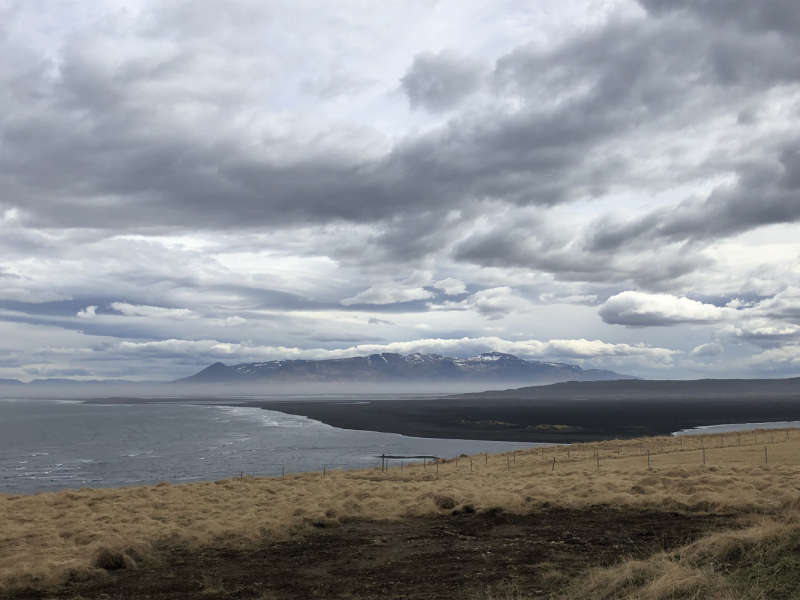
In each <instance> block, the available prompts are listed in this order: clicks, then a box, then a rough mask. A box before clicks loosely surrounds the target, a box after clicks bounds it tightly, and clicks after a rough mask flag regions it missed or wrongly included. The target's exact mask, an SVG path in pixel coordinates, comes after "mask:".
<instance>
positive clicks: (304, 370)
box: [175, 352, 637, 385]
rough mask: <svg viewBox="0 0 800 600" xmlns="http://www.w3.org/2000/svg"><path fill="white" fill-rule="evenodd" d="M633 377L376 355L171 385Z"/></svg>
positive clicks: (515, 363)
mask: <svg viewBox="0 0 800 600" xmlns="http://www.w3.org/2000/svg"><path fill="white" fill-rule="evenodd" d="M610 379H637V378H636V377H632V376H630V375H620V374H619V373H614V372H613V371H604V370H600V369H582V368H580V367H578V366H576V365H569V364H565V363H552V362H538V361H533V360H525V359H522V358H519V357H517V356H514V355H513V354H504V353H502V352H487V353H484V354H481V355H480V356H473V357H471V358H452V357H449V356H441V355H439V354H421V353H415V354H409V355H406V356H404V355H402V354H395V353H387V352H384V353H381V354H372V355H370V356H356V357H352V358H337V359H329V360H274V361H269V362H258V363H243V364H239V365H233V366H227V365H225V364H223V363H221V362H217V363H214V364H213V365H211V366H210V367H207V368H205V369H203V370H202V371H200V372H199V373H197V374H196V375H192V376H191V377H186V378H184V379H179V380H178V381H176V382H175V383H188V384H208V383H211V384H220V383H255V382H270V383H378V382H428V383H436V382H487V381H496V382H503V383H529V384H531V383H534V384H539V385H542V384H547V383H555V382H560V381H599V380H610Z"/></svg>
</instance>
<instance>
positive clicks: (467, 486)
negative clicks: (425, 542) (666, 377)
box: [0, 430, 800, 598]
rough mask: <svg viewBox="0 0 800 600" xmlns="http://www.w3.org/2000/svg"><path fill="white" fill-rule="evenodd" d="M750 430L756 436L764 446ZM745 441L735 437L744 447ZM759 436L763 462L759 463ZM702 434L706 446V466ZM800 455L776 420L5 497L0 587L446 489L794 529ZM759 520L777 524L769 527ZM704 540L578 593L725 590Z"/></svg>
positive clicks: (382, 512) (380, 507)
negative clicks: (762, 427) (710, 515)
mask: <svg viewBox="0 0 800 600" xmlns="http://www.w3.org/2000/svg"><path fill="white" fill-rule="evenodd" d="M745 435H746V436H748V437H747V439H745V437H744V436H745ZM754 436H758V438H760V439H759V440H758V445H756V444H754V440H755V438H754ZM740 439H741V443H742V444H743V445H741V446H739V445H737V444H738V443H739V441H740ZM662 443H663V452H662V450H661V449H662ZM723 443H724V447H723V446H722V444H723ZM745 443H749V444H750V445H745ZM765 443H766V445H767V446H768V458H769V465H766V464H765V456H764V445H765ZM701 445H702V446H704V447H705V448H706V450H705V454H706V464H705V465H703V464H702V460H703V458H702V449H701ZM647 450H650V468H648V466H647ZM598 457H599V467H598ZM553 458H555V461H556V462H555V468H553ZM798 459H800V432H798V431H797V430H781V431H776V432H772V433H771V434H770V433H769V432H757V433H756V434H753V433H752V432H749V433H747V434H742V437H741V438H739V437H737V435H736V434H735V433H734V434H726V436H725V437H724V438H720V437H719V436H713V437H712V436H705V437H704V438H703V439H702V440H701V439H700V438H699V437H691V438H687V437H684V438H683V439H681V440H678V439H677V438H663V439H660V438H648V439H643V440H629V441H620V442H603V443H598V444H578V445H573V446H570V447H569V449H567V447H565V446H560V447H551V448H546V449H545V450H544V452H542V451H541V450H540V449H538V448H536V449H533V448H532V449H529V450H524V451H517V452H516V457H515V459H514V455H513V454H510V453H509V454H500V455H491V456H489V457H488V465H487V464H486V459H485V457H484V456H483V455H480V456H475V457H462V458H461V459H459V460H458V462H457V463H456V462H455V461H453V460H450V461H445V462H442V463H440V464H439V465H428V466H427V468H423V467H422V465H414V466H413V467H409V466H408V465H406V466H405V468H404V470H403V472H402V473H401V472H400V469H399V465H397V466H396V467H395V466H393V467H392V468H391V469H389V470H388V471H387V472H386V473H381V472H380V470H379V469H377V470H376V469H370V470H359V471H346V472H342V471H335V472H330V471H329V472H328V473H327V476H326V477H325V478H323V477H322V473H303V474H297V475H289V476H287V477H286V479H285V480H284V479H281V478H254V477H245V478H244V480H243V481H239V480H238V479H230V480H223V481H217V482H205V483H195V484H186V485H165V484H160V485H158V486H148V487H136V488H125V489H101V490H90V489H83V490H79V491H65V492H57V493H46V494H36V495H32V496H11V495H0V589H9V588H13V587H15V586H20V585H24V586H28V585H41V586H47V585H51V584H56V583H58V582H59V581H61V580H62V579H63V577H64V576H65V574H66V573H68V572H69V571H70V570H75V571H89V570H91V569H92V568H93V566H92V564H93V560H96V559H97V557H98V556H99V554H98V553H100V552H101V551H102V549H106V550H107V551H111V552H112V554H113V553H117V554H119V553H121V555H122V558H123V559H124V560H126V561H129V562H135V561H136V560H139V559H140V558H141V557H143V556H146V555H147V554H148V552H149V551H150V549H151V548H152V546H153V545H154V544H155V543H157V542H159V541H162V540H173V541H177V542H180V543H187V544H205V543H211V542H215V543H219V541H220V540H229V541H241V540H261V539H265V538H266V539H278V538H281V537H285V536H288V535H291V534H292V533H293V532H296V531H298V530H302V529H303V528H304V527H308V526H309V523H313V522H314V521H323V522H324V521H335V520H341V519H343V518H352V517H356V518H383V519H386V518H388V519H396V518H403V517H405V516H412V515H424V514H434V513H437V512H439V511H440V510H441V509H440V508H439V507H438V506H437V503H436V501H435V499H436V497H437V496H450V497H452V498H454V499H455V501H456V503H457V504H473V505H475V506H476V507H478V508H480V507H489V506H503V507H505V508H506V509H507V510H512V511H528V510H531V509H535V508H536V507H537V506H541V505H542V504H544V503H550V504H560V505H566V506H581V505H588V504H598V503H606V504H616V505H633V506H638V507H661V508H665V509H677V510H694V511H697V510H700V511H723V512H731V511H734V512H739V513H742V514H746V513H751V514H758V515H776V517H775V518H777V519H783V521H780V520H779V521H775V522H774V523H775V525H774V527H773V529H774V530H775V531H780V532H782V533H781V535H783V534H784V533H785V532H786V531H787V530H788V529H787V527H788V525H787V523H788V522H789V521H787V520H786V519H787V518H788V517H786V515H788V514H796V509H797V507H798V505H799V504H800V487H798V485H800V460H798ZM437 469H438V474H437ZM761 526H762V530H763V531H769V527H768V526H767V525H764V524H762V525H761ZM764 527H766V529H763V528H764ZM792 527H794V525H792ZM731 535H732V536H734V537H732V538H729V540H736V539H738V538H736V537H735V535H738V534H731ZM748 535H749V534H748ZM753 535H755V534H753ZM726 539H728V538H726ZM765 539H766V538H765ZM714 543H720V544H721V543H722V542H721V541H719V540H718V542H714ZM726 543H727V542H726ZM736 543H738V542H736ZM697 544H700V545H694V546H692V548H694V549H687V550H685V552H686V554H685V556H684V555H682V556H681V557H680V559H675V558H672V557H666V558H664V557H654V558H652V559H650V560H649V561H643V562H638V563H637V562H635V561H634V562H631V563H626V564H625V565H621V566H619V567H616V568H617V569H628V570H629V571H630V572H628V571H613V570H606V571H601V572H597V573H594V574H593V575H592V578H593V579H591V581H589V580H587V582H584V583H583V584H582V585H583V587H582V588H581V589H580V594H581V596H580V597H587V598H617V597H626V596H624V595H620V594H618V593H617V592H615V591H613V590H615V589H617V590H619V589H623V588H624V589H633V588H632V587H631V586H632V584H631V583H630V582H631V581H634V580H635V581H641V580H642V578H648V579H647V580H648V581H650V582H651V583H650V584H648V585H651V586H652V590H651V591H647V592H646V593H645V592H642V595H640V596H634V595H629V596H627V597H631V598H634V597H637V598H638V597H641V598H664V597H669V596H666V595H663V594H662V592H663V590H661V591H659V590H660V589H661V588H658V586H659V585H662V584H663V586H667V587H668V586H670V585H672V586H674V585H675V582H676V581H680V582H682V583H681V585H682V586H684V587H685V588H686V589H687V590H691V589H695V588H699V587H704V586H705V587H704V589H711V588H712V587H714V586H716V587H714V589H719V590H721V591H720V594H723V593H728V592H727V591H725V588H724V585H722V584H719V582H716V583H715V581H716V580H715V579H714V578H715V577H718V574H715V573H714V572H713V571H709V570H708V569H707V568H705V567H698V566H697V564H698V563H697V560H696V558H697V556H700V554H701V553H702V552H703V551H709V552H717V551H718V550H715V549H714V548H716V547H714V548H712V547H711V546H702V544H701V542H698V543H697ZM704 549H705V550H704ZM692 553H694V554H692ZM665 556H666V555H665ZM692 557H694V558H692ZM693 560H694V562H692V561H693ZM659 561H661V562H659ZM659 581H661V582H662V583H659ZM615 582H616V583H615ZM620 582H622V583H620ZM625 582H627V583H625ZM723 583H724V582H723ZM615 586H617V587H616V588H615ZM620 586H622V587H620ZM626 586H627V587H626ZM664 589H667V588H664ZM575 593H576V594H577V593H578V592H575ZM637 593H638V592H637ZM609 594H611V595H609ZM614 594H616V595H614ZM576 597H578V596H576ZM687 597H692V596H691V595H688V596H687ZM698 597H699V596H698ZM719 597H720V598H723V597H724V596H723V595H720V596H719Z"/></svg>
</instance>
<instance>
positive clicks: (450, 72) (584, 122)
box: [0, 2, 800, 252]
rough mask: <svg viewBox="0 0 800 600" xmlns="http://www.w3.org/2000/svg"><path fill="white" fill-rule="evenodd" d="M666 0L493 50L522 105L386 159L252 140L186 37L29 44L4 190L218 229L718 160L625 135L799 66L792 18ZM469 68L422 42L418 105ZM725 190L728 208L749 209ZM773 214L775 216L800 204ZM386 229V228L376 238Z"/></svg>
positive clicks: (693, 171)
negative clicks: (108, 46)
mask: <svg viewBox="0 0 800 600" xmlns="http://www.w3.org/2000/svg"><path fill="white" fill-rule="evenodd" d="M673 5H675V3H672V4H671V5H670V6H667V5H666V4H663V5H661V4H660V3H652V4H648V7H649V8H651V11H652V12H651V14H652V15H653V16H652V17H651V18H646V19H639V20H633V21H629V22H615V21H612V22H611V23H610V24H608V25H607V26H604V27H602V28H600V29H598V30H596V31H593V32H590V33H588V34H582V35H579V36H577V37H575V38H572V39H570V40H567V41H566V42H564V43H563V44H561V45H560V46H558V47H556V48H555V49H550V50H539V49H536V48H533V47H530V48H519V49H517V50H515V51H514V52H512V53H510V54H509V55H507V56H506V57H503V58H501V59H500V60H499V61H498V63H497V68H496V70H495V73H494V75H493V81H494V84H493V85H494V86H495V87H494V93H495V94H497V98H498V100H499V101H500V103H501V104H502V103H503V102H505V100H511V101H513V102H512V105H511V106H515V107H516V108H513V109H508V108H506V107H505V106H503V107H501V108H497V107H494V106H493V105H494V104H496V102H493V103H490V104H489V105H487V106H485V107H484V108H483V109H480V110H477V112H473V113H471V114H466V115H463V116H456V117H454V118H453V119H452V120H451V121H450V122H449V123H448V124H446V125H444V126H443V127H441V128H440V129H438V130H435V131H432V132H430V133H428V134H426V135H424V136H421V137H409V138H407V139H405V140H404V141H402V142H400V143H398V144H397V145H396V146H395V147H394V149H393V150H392V151H391V152H389V153H388V154H386V155H385V156H383V157H382V158H375V157H374V156H371V155H368V154H364V153H363V152H362V151H361V150H359V149H358V148H353V149H351V150H347V149H346V148H345V149H344V151H343V150H342V148H341V147H340V146H339V145H338V144H337V143H336V140H337V139H338V138H337V137H336V136H337V135H339V134H340V133H342V135H344V133H343V132H337V131H336V130H335V128H333V129H331V130H329V131H325V132H322V133H321V134H318V135H316V136H312V138H313V139H314V140H315V141H313V142H312V141H307V142H302V141H300V142H297V141H291V140H289V141H287V140H286V139H282V138H280V137H279V136H275V135H273V133H272V132H271V131H269V130H265V131H263V132H261V134H260V135H255V137H254V138H253V139H252V141H253V142H255V141H256V140H258V143H251V142H250V141H243V139H242V134H243V132H242V131H241V130H239V129H237V126H236V122H237V119H240V118H242V117H245V116H246V114H247V111H246V109H245V108H244V107H243V106H242V103H241V102H237V99H236V98H235V97H234V96H231V94H229V93H228V92H226V90H224V89H223V90H220V91H218V92H216V93H214V92H204V93H203V94H202V96H198V95H197V94H196V93H195V92H193V91H192V90H191V89H183V88H181V85H182V79H181V78H182V77H183V76H184V75H185V74H186V73H187V72H190V71H191V70H192V69H196V68H198V67H197V64H196V63H197V62H198V60H199V57H198V56H197V55H194V54H192V53H191V50H183V51H181V52H174V53H171V54H170V53H167V54H166V55H164V56H159V55H155V56H152V55H147V56H137V55H135V54H134V55H132V56H128V57H126V58H125V59H124V60H122V61H120V63H119V64H116V65H112V66H109V63H108V62H106V61H104V60H103V57H102V56H101V55H99V54H98V49H97V48H94V47H92V46H90V45H82V44H81V41H80V40H79V39H77V40H73V41H72V42H71V43H70V44H69V45H68V47H67V50H66V51H65V52H64V55H63V57H62V58H63V61H62V63H61V64H60V65H59V66H58V68H55V67H54V65H52V64H48V63H47V61H44V60H41V59H37V57H35V56H29V55H24V56H21V57H20V58H21V59H22V60H21V64H20V65H19V66H18V67H17V72H16V73H14V75H15V78H14V79H13V85H12V86H11V87H10V88H8V89H6V91H5V93H4V94H3V96H2V102H3V109H4V110H3V114H4V115H5V117H4V118H3V120H4V123H3V131H4V133H3V138H4V139H3V141H4V143H5V144H6V145H8V146H9V147H13V148H14V149H15V151H14V152H13V153H6V154H4V155H3V158H2V160H1V161H0V178H1V180H2V182H3V185H4V189H5V190H6V194H5V195H4V198H3V203H4V204H5V205H6V206H18V207H20V208H21V209H22V210H23V211H24V213H25V215H26V218H27V220H28V222H29V223H38V224H41V225H48V226H77V227H87V226H88V227H98V228H113V229H120V228H129V227H143V226H153V225H154V224H159V225H161V226H173V227H208V228H222V229H224V228H229V227H274V226H279V225H281V224H286V223H292V222H319V223H323V222H330V221H331V220H346V221H353V222H381V223H388V222H393V220H395V219H404V218H407V217H409V215H414V214H416V213H417V212H418V211H419V210H420V209H421V208H423V209H426V210H432V211H435V212H440V213H445V212H446V211H448V210H450V209H452V208H453V207H457V206H462V205H463V204H465V203H466V204H469V203H475V202H483V201H484V200H485V199H495V200H501V201H506V202H510V203H514V204H519V205H529V204H539V205H554V204H558V203H562V202H565V201H569V200H572V199H574V198H577V197H581V196H586V195H589V196H594V195H601V194H604V193H606V192H608V191H610V190H612V189H616V188H619V187H620V182H626V183H624V185H623V186H622V187H623V188H625V187H628V188H636V187H640V186H643V187H647V186H656V187H658V186H659V185H663V183H661V184H660V183H659V180H663V181H667V179H669V180H670V181H671V182H672V183H673V184H674V183H676V182H679V181H681V180H686V181H688V180H691V179H693V178H696V177H698V176H701V175H708V174H709V173H710V171H711V169H719V168H725V165H718V164H716V165H713V166H709V165H703V164H699V165H694V166H693V167H692V168H688V169H686V168H684V169H683V170H675V169H670V168H669V167H670V165H669V164H668V163H669V159H668V157H665V159H664V160H665V164H664V165H662V168H661V169H660V171H659V170H658V169H657V170H656V171H655V172H652V173H650V174H649V179H648V181H647V182H646V183H645V182H644V181H637V178H638V177H640V176H639V175H637V173H636V165H635V163H633V162H632V159H631V157H630V156H627V155H626V154H625V153H624V152H622V151H621V150H619V148H622V147H624V146H625V144H626V142H628V141H630V142H632V143H633V144H634V146H635V145H636V143H638V142H637V140H638V141H641V138H646V137H647V136H648V135H654V134H658V133H659V132H663V131H666V130H674V129H676V128H677V129H680V128H682V127H691V126H692V125H694V124H696V122H697V121H698V119H702V120H705V119H707V118H708V116H709V111H710V112H712V113H714V112H716V113H717V114H720V113H724V112H725V111H726V110H728V109H729V108H728V107H729V106H731V105H732V104H733V103H735V101H737V100H741V99H742V98H749V97H750V96H753V95H757V94H758V93H760V92H762V91H764V90H766V89H768V88H770V87H771V86H775V85H780V84H784V83H787V82H792V81H795V80H797V78H798V74H800V67H799V66H798V65H800V59H798V58H797V57H798V56H800V49H799V48H798V41H797V38H796V37H794V36H791V35H788V34H787V33H786V31H785V28H784V29H781V28H777V29H765V27H767V24H769V23H771V22H772V20H774V19H773V18H771V17H768V14H767V13H769V12H770V11H771V10H773V9H775V10H777V9H776V8H775V6H776V3H774V2H764V3H757V5H756V6H757V7H761V8H753V7H750V8H747V7H745V6H744V5H741V6H740V10H739V9H737V10H738V12H737V11H733V13H732V14H731V15H728V16H727V17H726V20H725V21H724V23H723V25H722V26H714V25H713V24H712V21H711V19H710V18H708V19H707V18H706V16H705V13H703V14H699V13H698V12H697V11H695V12H692V11H689V10H688V9H687V10H667V8H670V7H672V6H673ZM777 5H779V6H784V9H785V10H788V11H791V8H792V7H791V6H785V5H784V4H782V3H777ZM709 10H711V8H708V10H707V11H706V12H708V11H709ZM759 11H760V12H759ZM740 13H741V14H740ZM755 13H758V14H762V13H763V15H765V16H763V18H762V17H759V18H756V17H754V16H753V14H755ZM738 18H741V19H742V23H744V25H747V27H744V26H741V27H740V26H739V25H738V24H739V23H740V22H739V21H737V19H738ZM759 19H761V20H759ZM761 22H763V23H764V24H765V25H763V26H760V27H755V26H750V25H748V24H750V23H761ZM786 22H791V19H787V20H786ZM189 47H191V46H189ZM474 72H477V71H475V70H474V69H472V70H470V68H468V67H467V66H466V63H465V62H464V60H463V59H460V58H458V59H457V58H456V57H454V56H450V55H442V54H440V55H431V54H428V55H422V56H420V57H418V58H417V59H416V61H415V62H414V64H413V65H412V67H411V70H410V71H409V73H408V76H407V77H406V79H405V80H404V86H405V88H406V90H407V91H408V93H409V94H411V95H412V96H413V97H414V98H416V100H414V101H415V102H417V103H419V104H420V105H425V106H428V107H429V108H437V107H444V106H447V105H448V104H449V103H452V102H456V101H457V99H458V98H460V97H462V96H463V95H464V94H466V93H467V92H468V91H469V90H471V89H472V87H470V86H473V84H472V83H469V81H473V80H471V79H470V77H472V75H469V76H468V73H474ZM423 75H424V77H423ZM428 76H430V77H428ZM426 77H428V79H426ZM448 78H449V79H448ZM8 81H11V80H10V79H7V80H6V82H8ZM426 81H427V82H429V84H427V83H425V82H426ZM430 82H434V83H435V84H434V83H430ZM440 84H441V85H440ZM473 87H474V86H473ZM180 103H190V104H196V105H197V106H199V107H200V112H201V116H200V117H198V118H197V119H195V120H192V119H188V120H187V118H185V117H183V116H182V114H181V113H179V112H176V109H173V106H177V105H179V104H180ZM203 113H207V115H208V116H207V117H204V116H202V114H203ZM346 133H347V135H349V136H353V135H355V136H356V137H358V136H359V135H361V133H359V132H358V131H348V132H346ZM248 135H249V134H248ZM245 137H247V136H245ZM327 138H330V140H331V143H330V144H329V145H328V146H326V145H325V143H324V140H325V139H327ZM319 139H322V140H323V142H319V141H318V140H319ZM259 144H260V145H259ZM315 144H316V145H315ZM320 144H321V145H320ZM276 155H277V156H281V158H280V159H276V158H275V156H276ZM286 156H288V157H289V158H286ZM292 156H298V157H300V156H302V158H294V159H293V158H291V157H292ZM766 168H769V165H767V167H766ZM775 202H777V203H780V202H781V201H780V200H779V199H776V200H775ZM723 204H724V203H720V208H721V210H722V211H723V212H724V211H726V210H727V207H730V208H731V209H733V210H736V206H738V205H736V206H734V205H733V204H730V203H727V204H724V206H723ZM776 211H777V212H776V216H775V219H794V218H796V216H795V215H794V214H793V213H791V214H790V213H786V214H783V215H781V214H778V213H779V212H780V211H779V210H778V209H776ZM700 216H702V215H700ZM732 218H735V217H732ZM383 242H385V243H387V244H389V245H391V244H392V236H391V233H389V232H387V233H386V234H385V235H384V236H383V237H381V236H378V237H377V238H376V244H381V243H383ZM401 252H402V250H401Z"/></svg>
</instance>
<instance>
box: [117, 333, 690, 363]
mask: <svg viewBox="0 0 800 600" xmlns="http://www.w3.org/2000/svg"><path fill="white" fill-rule="evenodd" d="M115 350H116V351H119V352H120V353H122V354H125V355H130V354H153V355H159V356H180V355H189V356H192V357H208V358H211V359H213V358H219V359H225V358H226V357H227V358H229V359H231V360H242V361H246V360H262V359H263V360H269V359H279V358H305V359H330V358H346V357H349V356H365V355H369V354H375V353H380V352H396V353H400V354H411V353H414V352H427V353H433V354H446V355H453V356H461V357H466V356H475V355H478V354H480V353H482V352H489V351H497V352H505V353H509V354H515V355H518V356H520V357H523V358H529V359H545V358H564V359H567V358H569V359H572V360H604V359H609V360H613V359H632V360H634V361H645V362H647V363H648V364H650V365H655V366H661V367H665V366H671V365H672V357H673V355H675V354H676V352H675V351H673V350H668V349H665V348H652V347H649V346H645V345H630V344H610V343H606V342H602V341H600V340H585V339H576V340H550V341H549V342H542V341H538V340H519V341H508V340H504V339H501V338H498V337H478V338H466V337H465V338H459V339H440V338H430V339H418V340H412V341H406V342H391V343H387V344H358V345H356V346H351V347H349V348H342V349H337V350H326V349H322V348H313V349H301V348H289V347H276V346H255V345H252V344H249V343H238V344H231V343H223V342H219V341H216V340H197V341H189V340H174V339H173V340H163V341H157V342H121V343H119V344H117V345H116V347H115Z"/></svg>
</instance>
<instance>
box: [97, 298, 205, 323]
mask: <svg viewBox="0 0 800 600" xmlns="http://www.w3.org/2000/svg"><path fill="white" fill-rule="evenodd" d="M109 307H110V308H113V309H114V310H117V311H119V312H121V313H122V314H124V315H125V316H126V317H149V318H152V319H174V320H184V319H197V318H199V317H200V315H198V314H197V313H196V312H194V311H193V310H189V309H188V308H163V307H161V306H146V305H141V304H139V305H134V304H128V303H127V302H112V303H111V304H110V305H109Z"/></svg>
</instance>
